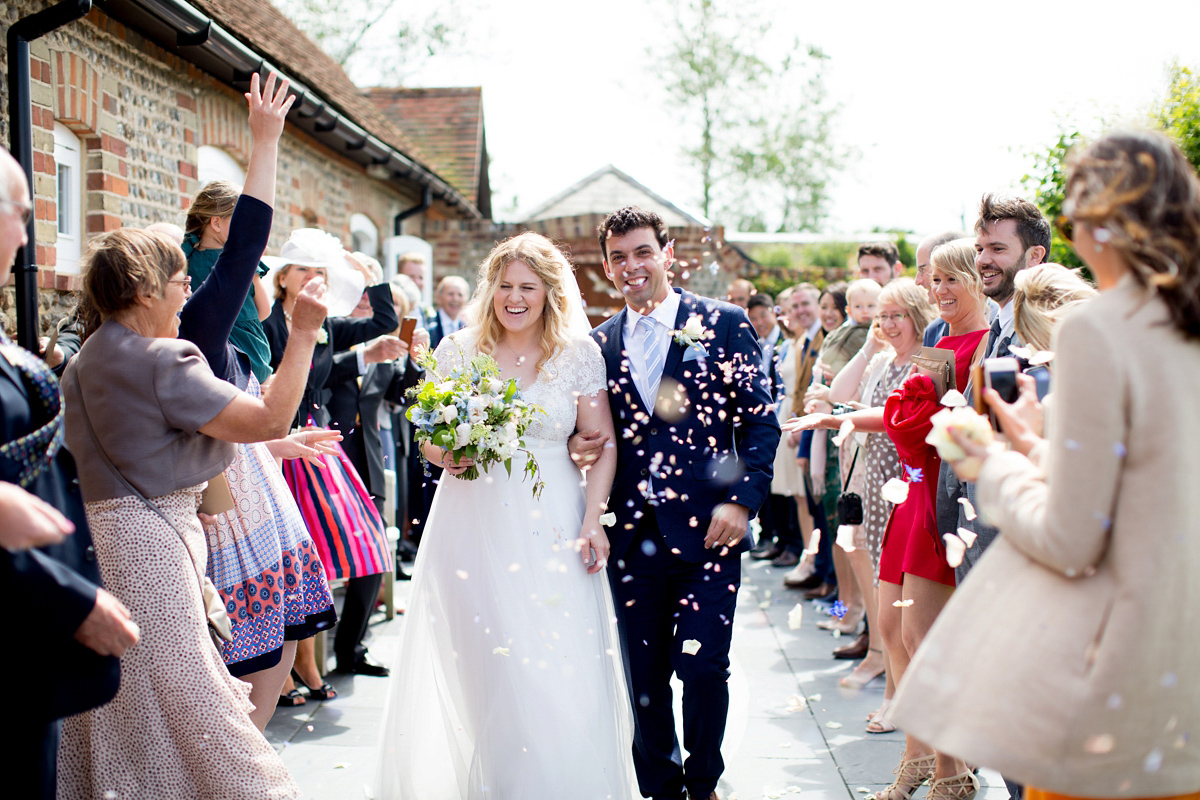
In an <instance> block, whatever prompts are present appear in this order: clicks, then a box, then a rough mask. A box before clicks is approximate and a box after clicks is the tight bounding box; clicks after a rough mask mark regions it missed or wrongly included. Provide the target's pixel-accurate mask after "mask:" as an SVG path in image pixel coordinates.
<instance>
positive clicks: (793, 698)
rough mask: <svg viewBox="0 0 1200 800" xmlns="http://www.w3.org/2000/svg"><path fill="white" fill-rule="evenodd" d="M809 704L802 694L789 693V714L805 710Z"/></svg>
mask: <svg viewBox="0 0 1200 800" xmlns="http://www.w3.org/2000/svg"><path fill="white" fill-rule="evenodd" d="M807 705H808V703H806V702H805V700H804V698H803V697H801V696H800V695H798V694H790V695H788V699H787V709H786V710H787V712H788V713H789V714H792V713H795V712H796V711H803V710H804V709H805V708H806V707H807Z"/></svg>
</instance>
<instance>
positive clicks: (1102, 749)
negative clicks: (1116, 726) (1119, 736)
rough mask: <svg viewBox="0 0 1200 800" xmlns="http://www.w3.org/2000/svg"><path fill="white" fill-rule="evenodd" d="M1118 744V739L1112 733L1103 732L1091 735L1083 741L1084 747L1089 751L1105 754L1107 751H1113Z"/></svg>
mask: <svg viewBox="0 0 1200 800" xmlns="http://www.w3.org/2000/svg"><path fill="white" fill-rule="evenodd" d="M1116 744H1117V740H1116V739H1114V738H1113V735H1112V734H1111V733H1101V734H1097V735H1096V736H1089V737H1088V739H1087V741H1086V742H1084V743H1083V749H1084V750H1087V751H1088V752H1089V753H1094V754H1096V755H1104V754H1105V753H1111V752H1112V749H1113V747H1115V746H1116Z"/></svg>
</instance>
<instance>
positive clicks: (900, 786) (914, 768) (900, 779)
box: [867, 753, 957, 800]
mask: <svg viewBox="0 0 1200 800" xmlns="http://www.w3.org/2000/svg"><path fill="white" fill-rule="evenodd" d="M936 762H937V756H935V755H933V754H932V753H930V754H929V755H927V756H920V757H918V758H909V759H905V760H904V761H901V762H900V766H898V767H896V769H895V770H893V773H894V774H895V775H896V780H894V781H893V782H892V785H891V786H889V787H887V788H886V789H884V790H883V791H882V792H877V793H876V794H873V795H869V796H868V797H867V800H909V798H911V797H912V796H913V794H914V793H915V792H916V791H917V789H920V788H921V786H922V784H924V783H925V782H926V781H931V780H933V767H934V764H935V763H936ZM956 777H957V776H956ZM947 797H950V795H947Z"/></svg>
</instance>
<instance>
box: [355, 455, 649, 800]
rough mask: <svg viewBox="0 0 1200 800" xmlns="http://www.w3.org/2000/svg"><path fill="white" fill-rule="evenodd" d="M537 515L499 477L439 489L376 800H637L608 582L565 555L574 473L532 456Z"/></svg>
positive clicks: (577, 494) (576, 481) (517, 472)
mask: <svg viewBox="0 0 1200 800" xmlns="http://www.w3.org/2000/svg"><path fill="white" fill-rule="evenodd" d="M531 450H532V451H533V453H534V455H535V457H536V458H537V460H538V463H539V465H540V467H541V470H542V476H543V479H544V480H545V482H546V486H545V490H544V491H543V492H542V495H541V499H540V500H535V499H534V498H533V497H532V494H531V486H532V485H531V484H530V483H529V482H528V481H523V480H522V473H521V465H522V463H523V462H522V460H521V457H518V458H517V459H514V463H513V475H512V477H511V478H510V477H508V476H507V475H506V474H505V471H504V469H503V467H500V466H496V467H494V468H493V469H492V472H491V473H485V474H483V475H481V476H480V477H479V478H478V479H476V480H473V481H466V480H462V479H460V478H457V477H452V476H450V475H449V474H448V473H447V474H445V475H444V476H443V478H442V482H441V484H440V486H439V487H438V491H437V495H436V497H435V499H434V502H433V507H432V510H431V512H430V518H429V522H428V524H427V525H426V528H425V537H424V539H423V540H422V543H421V549H420V551H419V553H418V555H417V562H416V566H415V571H414V576H413V587H412V595H411V599H410V602H409V607H408V611H407V613H406V614H405V630H404V633H403V638H402V643H401V649H400V658H399V662H398V666H397V667H396V668H395V669H393V670H392V677H391V681H392V683H391V689H390V693H389V699H388V706H387V711H386V713H385V715H384V731H383V749H382V752H381V755H380V771H379V776H378V780H377V783H376V792H375V797H376V799H377V800H384V799H385V798H386V799H387V800H396V799H397V798H403V799H404V800H461V799H462V798H469V799H470V800H477V799H479V798H558V797H562V798H567V797H569V798H572V799H573V800H600V799H602V798H618V799H620V800H624V799H625V798H630V797H633V796H635V791H634V789H633V786H634V777H633V764H632V758H631V727H632V715H631V710H630V706H629V701H628V698H627V694H626V688H625V680H624V676H623V673H622V667H621V658H620V651H619V649H618V648H619V644H618V639H617V634H616V621H615V617H614V614H613V608H612V597H611V594H610V592H609V589H608V581H607V579H606V577H605V575H604V574H603V572H601V573H597V574H595V575H588V574H587V570H586V568H585V567H584V565H583V562H582V559H581V556H580V554H579V553H578V552H576V549H575V546H574V541H575V539H576V538H577V537H578V536H579V531H580V526H581V522H582V518H583V508H584V496H583V489H582V487H581V479H580V474H579V470H578V469H577V468H576V467H575V466H574V464H572V463H571V459H570V457H569V456H568V454H567V449H566V446H565V443H546V444H545V445H544V446H537V447H531Z"/></svg>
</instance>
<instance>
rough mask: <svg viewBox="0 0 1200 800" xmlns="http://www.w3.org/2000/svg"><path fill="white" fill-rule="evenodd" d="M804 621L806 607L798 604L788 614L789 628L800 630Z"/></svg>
mask: <svg viewBox="0 0 1200 800" xmlns="http://www.w3.org/2000/svg"><path fill="white" fill-rule="evenodd" d="M803 620H804V606H802V605H801V604H799V603H796V605H795V606H793V607H792V610H791V611H789V612H788V628H789V629H790V630H793V631H798V630H800V626H801V624H803Z"/></svg>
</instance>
